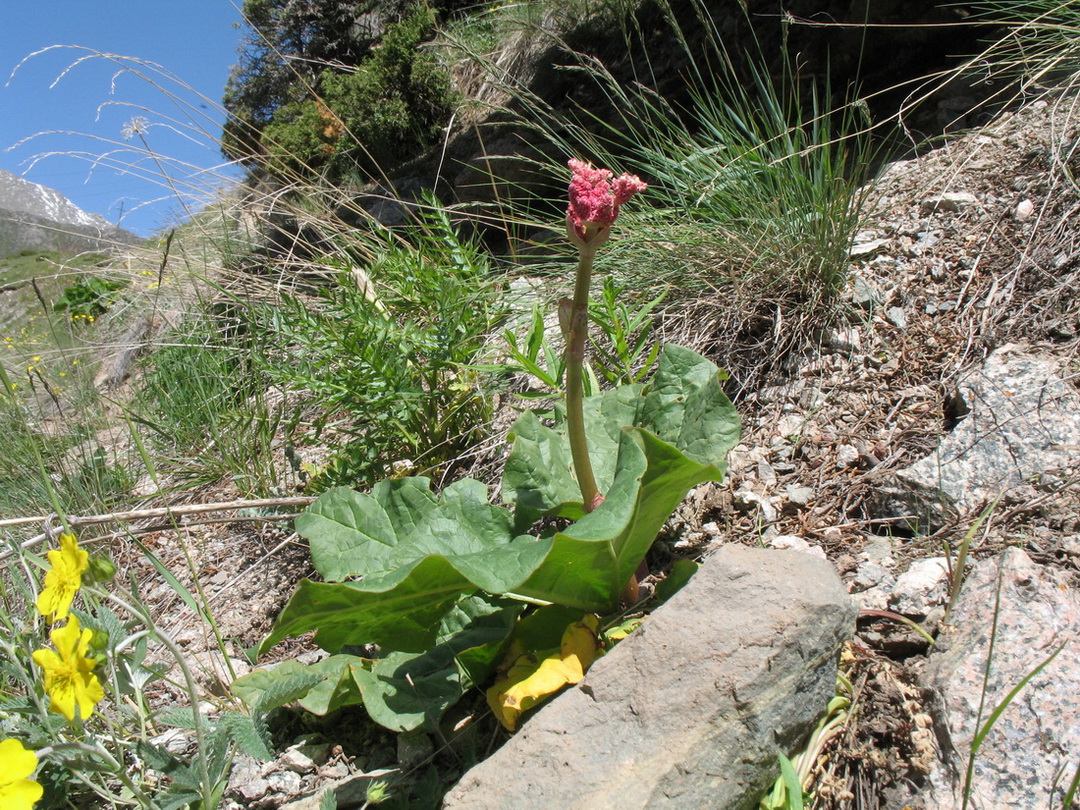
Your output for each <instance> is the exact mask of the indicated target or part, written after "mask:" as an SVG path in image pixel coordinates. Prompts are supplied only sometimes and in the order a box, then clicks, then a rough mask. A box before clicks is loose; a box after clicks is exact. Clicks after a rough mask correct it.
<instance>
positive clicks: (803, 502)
mask: <svg viewBox="0 0 1080 810" xmlns="http://www.w3.org/2000/svg"><path fill="white" fill-rule="evenodd" d="M814 495H815V490H814V488H813V487H798V486H789V487H788V488H787V499H788V501H789V502H790V503H793V504H795V506H800V507H802V506H809V505H810V501H812V500H813V499H814Z"/></svg>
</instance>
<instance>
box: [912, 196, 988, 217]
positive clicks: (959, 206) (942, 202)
mask: <svg viewBox="0 0 1080 810" xmlns="http://www.w3.org/2000/svg"><path fill="white" fill-rule="evenodd" d="M977 202H978V199H977V198H976V197H975V195H974V194H971V193H969V192H967V191H946V192H945V193H944V194H939V195H936V196H934V197H927V198H926V199H925V200H923V201H922V210H923V213H927V214H932V213H934V212H936V211H963V210H964V209H965V208H970V207H971V206H972V205H974V204H975V203H977Z"/></svg>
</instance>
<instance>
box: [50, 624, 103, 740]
mask: <svg viewBox="0 0 1080 810" xmlns="http://www.w3.org/2000/svg"><path fill="white" fill-rule="evenodd" d="M49 637H50V638H51V639H52V642H53V644H54V645H55V646H56V652H55V653H54V652H52V651H51V650H35V652H34V655H33V657H34V661H35V662H36V663H37V664H38V666H40V667H41V668H42V669H43V670H44V671H45V692H46V694H48V696H49V700H50V704H49V708H50V709H51V710H52V711H55V712H59V713H60V714H62V715H64V717H66V718H67V719H68V722H71V721H73V720H74V719H75V709H76V707H77V708H78V710H79V716H80V717H81V718H82V719H83V720H86V719H87V718H89V717H90V716H91V715H92V714H93V713H94V705H95V704H97V703H98V702H99V701H101V700H102V699H103V698H104V697H105V690H104V689H103V688H102V686H101V683H100V681H98V679H97V676H96V675H94V673H93V669H94V667H95V666H97V662H96V661H94V660H93V659H91V658H87V657H86V654H87V652H88V651H89V649H90V639H91V638H92V637H93V633H92V632H91V631H90V630H89V629H82V628H80V627H79V620H78V619H77V618H76V617H75V616H72V617H71V618H70V619H68V623H67V624H65V625H64V626H63V627H58V628H56V629H55V630H53V631H52V633H50V634H49Z"/></svg>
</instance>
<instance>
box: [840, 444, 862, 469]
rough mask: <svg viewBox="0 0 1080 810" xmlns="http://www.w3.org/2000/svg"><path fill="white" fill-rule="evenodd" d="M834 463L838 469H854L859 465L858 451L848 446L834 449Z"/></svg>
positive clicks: (843, 445)
mask: <svg viewBox="0 0 1080 810" xmlns="http://www.w3.org/2000/svg"><path fill="white" fill-rule="evenodd" d="M836 463H837V465H838V466H840V467H854V466H855V465H856V464H858V463H859V451H858V450H857V449H856V448H855V447H853V446H852V445H850V444H842V445H840V446H839V447H837V448H836Z"/></svg>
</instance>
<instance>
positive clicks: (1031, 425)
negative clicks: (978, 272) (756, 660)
mask: <svg viewBox="0 0 1080 810" xmlns="http://www.w3.org/2000/svg"><path fill="white" fill-rule="evenodd" d="M1058 369H1059V365H1058V363H1057V362H1056V361H1055V360H1054V359H1052V358H1050V357H1045V356H1040V355H1035V354H1030V353H1027V352H1024V351H1023V350H1021V349H1019V348H1018V347H1016V346H1003V347H1002V348H1000V349H998V350H997V351H995V352H994V353H993V354H991V355H990V356H989V357H988V358H987V360H986V363H985V365H984V366H983V367H982V369H979V370H977V371H975V372H973V373H969V374H967V375H965V376H964V377H963V378H962V379H961V380H960V382H959V384H958V398H959V400H960V401H961V402H962V408H961V411H962V410H963V409H967V410H968V413H967V415H966V416H964V417H963V418H962V419H961V420H960V421H959V423H958V424H957V425H956V427H955V428H954V429H953V431H952V432H951V433H949V434H948V435H947V436H946V437H945V438H944V439H943V440H942V441H941V443H940V445H939V446H938V449H937V450H936V452H934V453H932V454H931V455H929V456H926V457H925V458H922V459H920V460H919V461H917V462H915V463H914V464H912V465H911V466H910V467H907V468H906V469H903V470H901V471H899V472H898V473H896V474H895V475H894V476H892V477H891V478H890V479H887V480H886V481H884V482H882V485H881V486H880V487H879V488H878V490H877V493H876V497H875V505H876V508H877V510H878V511H879V512H882V513H885V514H888V515H895V516H905V515H906V516H911V517H912V519H911V525H912V528H913V529H915V530H917V531H927V530H929V531H934V530H936V529H938V528H939V527H941V526H942V525H943V524H944V523H946V522H947V521H948V520H949V519H950V518H952V517H953V516H955V515H956V514H958V513H963V512H970V511H972V510H975V509H978V508H979V507H981V506H982V505H983V504H985V503H987V502H989V501H991V500H993V499H994V498H995V497H997V496H998V495H999V494H1001V493H1003V492H1005V491H1006V490H1008V489H1010V488H1011V487H1016V486H1020V485H1022V484H1024V483H1026V482H1029V481H1031V480H1039V479H1043V480H1045V478H1046V476H1048V475H1052V474H1053V471H1055V470H1062V469H1065V470H1069V469H1075V468H1076V467H1077V465H1078V464H1080V396H1078V395H1077V394H1076V392H1075V391H1074V390H1073V388H1072V387H1071V386H1070V385H1069V384H1068V383H1067V382H1065V380H1063V379H1062V378H1061V376H1059V374H1058Z"/></svg>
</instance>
